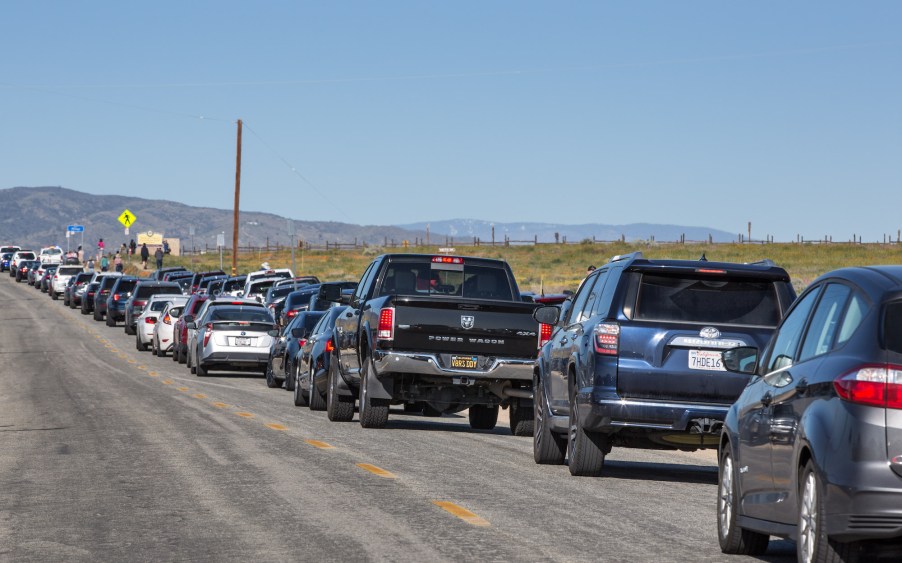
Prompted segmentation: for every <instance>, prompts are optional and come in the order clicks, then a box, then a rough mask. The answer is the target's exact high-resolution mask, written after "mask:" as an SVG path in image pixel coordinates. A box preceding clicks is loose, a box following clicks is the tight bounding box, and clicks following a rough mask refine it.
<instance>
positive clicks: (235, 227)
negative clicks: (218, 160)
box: [232, 119, 241, 276]
mask: <svg viewBox="0 0 902 563" xmlns="http://www.w3.org/2000/svg"><path fill="white" fill-rule="evenodd" d="M240 196H241V120H240V119H239V120H238V154H237V155H236V156H235V219H234V220H233V221H232V275H233V276H237V275H238V202H239V201H240Z"/></svg>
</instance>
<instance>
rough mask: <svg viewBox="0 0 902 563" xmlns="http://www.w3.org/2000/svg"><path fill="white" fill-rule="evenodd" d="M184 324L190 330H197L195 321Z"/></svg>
mask: <svg viewBox="0 0 902 563" xmlns="http://www.w3.org/2000/svg"><path fill="white" fill-rule="evenodd" d="M185 326H187V327H188V328H190V329H191V330H197V323H195V322H194V321H190V322H187V323H185Z"/></svg>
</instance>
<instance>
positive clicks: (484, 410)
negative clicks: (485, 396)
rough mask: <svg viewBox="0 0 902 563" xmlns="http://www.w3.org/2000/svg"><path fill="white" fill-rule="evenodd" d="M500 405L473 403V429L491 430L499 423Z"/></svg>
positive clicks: (471, 420) (470, 415)
mask: <svg viewBox="0 0 902 563" xmlns="http://www.w3.org/2000/svg"><path fill="white" fill-rule="evenodd" d="M499 410H500V407H499V406H498V405H495V406H490V405H473V406H472V407H470V412H469V418H470V428H472V429H473V430H491V429H493V428H495V425H496V424H498V411H499Z"/></svg>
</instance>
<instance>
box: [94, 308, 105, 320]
mask: <svg viewBox="0 0 902 563" xmlns="http://www.w3.org/2000/svg"><path fill="white" fill-rule="evenodd" d="M94 320H95V321H97V322H100V321H102V320H103V317H102V316H101V315H100V313H98V312H97V309H94Z"/></svg>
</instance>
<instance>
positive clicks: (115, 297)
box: [113, 293, 120, 301]
mask: <svg viewBox="0 0 902 563" xmlns="http://www.w3.org/2000/svg"><path fill="white" fill-rule="evenodd" d="M119 297H120V295H119V294H118V293H117V294H116V295H114V296H113V301H119Z"/></svg>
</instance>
